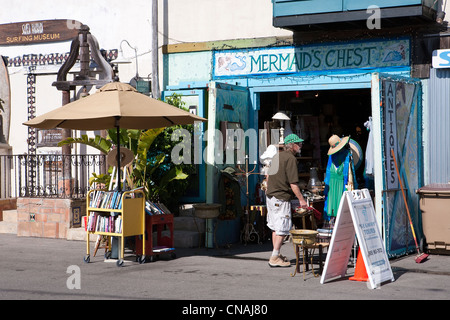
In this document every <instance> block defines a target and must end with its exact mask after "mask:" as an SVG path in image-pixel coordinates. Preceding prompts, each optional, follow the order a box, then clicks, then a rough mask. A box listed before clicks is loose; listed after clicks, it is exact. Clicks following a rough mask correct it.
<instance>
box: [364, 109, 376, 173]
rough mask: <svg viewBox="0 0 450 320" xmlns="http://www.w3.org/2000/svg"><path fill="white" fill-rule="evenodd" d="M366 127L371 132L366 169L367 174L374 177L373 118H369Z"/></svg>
mask: <svg viewBox="0 0 450 320" xmlns="http://www.w3.org/2000/svg"><path fill="white" fill-rule="evenodd" d="M364 126H365V127H366V128H367V130H369V138H368V139H367V146H366V167H365V173H366V175H368V176H373V162H374V156H373V150H374V149H373V132H372V117H369V120H368V121H366V122H365V123H364Z"/></svg>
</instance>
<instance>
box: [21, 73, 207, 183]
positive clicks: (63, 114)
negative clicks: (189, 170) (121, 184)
mask: <svg viewBox="0 0 450 320" xmlns="http://www.w3.org/2000/svg"><path fill="white" fill-rule="evenodd" d="M195 121H206V119H205V118H202V117H199V116H197V115H194V114H192V113H190V112H187V111H184V110H182V109H179V108H177V107H174V106H172V105H170V104H167V103H165V102H163V101H159V100H156V99H153V98H150V97H148V96H146V95H144V94H142V93H140V92H138V91H137V90H136V89H135V88H133V87H132V86H130V85H128V84H125V83H121V82H111V83H108V84H106V85H104V86H103V87H101V88H100V89H99V90H98V91H97V92H96V93H94V94H92V95H90V96H87V97H85V98H82V99H79V100H76V101H74V102H71V103H68V104H66V105H64V106H62V107H59V108H57V109H55V110H52V111H50V112H47V113H45V114H43V115H40V116H38V117H35V118H33V119H31V120H29V121H27V122H24V123H23V124H24V125H26V126H29V127H34V128H40V129H53V128H65V129H75V130H102V129H112V128H116V129H117V137H119V131H120V128H123V129H152V128H163V127H170V126H173V125H183V124H193V123H194V122H195ZM117 148H118V154H120V146H119V144H117ZM117 167H118V168H120V156H118V157H117ZM119 172H120V170H117V173H118V175H117V177H118V181H120V173H119Z"/></svg>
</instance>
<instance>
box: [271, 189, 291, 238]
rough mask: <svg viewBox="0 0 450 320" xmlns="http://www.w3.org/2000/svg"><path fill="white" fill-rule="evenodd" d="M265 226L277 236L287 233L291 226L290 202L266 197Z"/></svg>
mask: <svg viewBox="0 0 450 320" xmlns="http://www.w3.org/2000/svg"><path fill="white" fill-rule="evenodd" d="M266 203H267V226H268V227H269V228H270V230H272V231H275V233H276V234H277V235H279V236H286V235H289V230H291V228H292V219H291V202H290V201H283V200H279V199H277V198H275V197H271V198H269V197H266Z"/></svg>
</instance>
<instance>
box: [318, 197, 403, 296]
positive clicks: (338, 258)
mask: <svg viewBox="0 0 450 320" xmlns="http://www.w3.org/2000/svg"><path fill="white" fill-rule="evenodd" d="M355 235H356V237H357V239H358V244H359V250H360V251H361V257H362V258H363V260H364V266H365V268H366V271H367V275H368V278H369V285H370V287H371V288H372V289H375V288H376V287H377V286H378V285H380V284H381V283H383V282H386V281H394V275H393V273H392V269H391V266H390V263H389V259H388V256H387V254H386V250H385V248H384V243H383V240H382V238H381V234H380V229H379V227H378V224H377V221H376V218H375V210H374V207H373V203H372V198H371V197H370V193H369V190H367V189H362V190H353V191H345V192H344V193H343V195H342V198H341V203H340V205H339V211H338V215H337V218H336V223H335V226H334V230H333V235H332V237H331V242H330V247H329V249H328V253H327V258H326V260H325V267H324V270H323V273H322V278H321V279H320V283H322V284H324V283H325V282H326V281H328V280H331V279H335V278H338V277H344V276H345V274H346V271H347V265H348V260H349V258H350V253H351V249H352V245H353V243H354V241H355Z"/></svg>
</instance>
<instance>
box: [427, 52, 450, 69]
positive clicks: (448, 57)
mask: <svg viewBox="0 0 450 320" xmlns="http://www.w3.org/2000/svg"><path fill="white" fill-rule="evenodd" d="M431 62H432V65H433V68H435V69H441V68H450V49H442V50H434V51H433V58H432V60H431Z"/></svg>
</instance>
